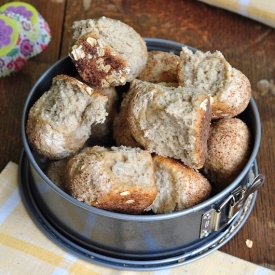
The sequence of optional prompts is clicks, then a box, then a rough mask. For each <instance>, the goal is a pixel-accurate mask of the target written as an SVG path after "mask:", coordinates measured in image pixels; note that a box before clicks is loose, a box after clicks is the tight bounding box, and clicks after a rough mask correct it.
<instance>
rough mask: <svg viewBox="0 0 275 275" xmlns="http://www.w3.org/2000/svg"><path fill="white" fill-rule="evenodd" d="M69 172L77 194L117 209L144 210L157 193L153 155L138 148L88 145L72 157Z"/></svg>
mask: <svg viewBox="0 0 275 275" xmlns="http://www.w3.org/2000/svg"><path fill="white" fill-rule="evenodd" d="M66 175H67V176H66V185H67V188H68V190H69V192H70V194H71V195H72V196H73V197H74V198H76V199H77V200H79V201H82V202H84V203H86V204H89V205H91V206H95V207H98V208H101V209H105V210H110V211H114V212H121V213H129V214H138V213H142V212H143V211H144V210H145V209H146V208H147V207H148V206H149V205H151V204H152V202H153V201H154V200H155V198H156V195H157V187H156V183H155V176H154V166H153V160H152V157H151V155H150V153H149V152H147V151H144V150H141V149H138V148H137V149H135V148H129V147H125V146H121V147H111V148H104V147H100V146H94V147H90V148H86V149H85V150H83V152H81V153H79V154H77V155H76V156H75V157H73V158H71V159H70V161H69V162H68V164H67V166H66Z"/></svg>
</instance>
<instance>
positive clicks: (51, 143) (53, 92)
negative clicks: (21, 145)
mask: <svg viewBox="0 0 275 275" xmlns="http://www.w3.org/2000/svg"><path fill="white" fill-rule="evenodd" d="M107 100H108V99H107V97H106V96H104V95H102V94H100V93H98V92H96V91H95V90H93V89H92V88H90V87H89V86H87V85H86V84H84V83H82V82H80V81H78V80H77V79H75V78H73V77H69V76H66V75H58V76H56V77H54V78H53V81H52V86H51V87H50V89H49V91H47V92H45V93H44V94H43V95H42V96H41V97H40V98H39V99H38V100H37V101H36V102H35V104H34V105H33V106H32V108H31V109H30V111H29V114H28V120H27V126H26V134H27V137H28V141H29V143H30V144H31V146H32V147H33V148H34V149H35V150H37V151H38V152H39V153H40V154H42V155H43V156H45V157H47V158H49V159H62V158H66V157H69V156H72V155H74V154H75V153H77V152H78V151H79V150H80V149H81V148H82V147H83V145H84V144H85V142H86V140H87V139H88V138H89V136H90V134H91V127H92V125H95V124H97V123H103V122H104V121H105V119H106V116H107V112H106V103H107Z"/></svg>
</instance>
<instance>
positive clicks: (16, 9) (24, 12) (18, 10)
mask: <svg viewBox="0 0 275 275" xmlns="http://www.w3.org/2000/svg"><path fill="white" fill-rule="evenodd" d="M7 11H9V12H13V13H17V14H21V15H22V16H24V17H25V18H27V19H28V20H30V19H31V17H32V12H31V11H29V10H27V9H26V7H24V6H18V7H15V6H10V7H8V8H7Z"/></svg>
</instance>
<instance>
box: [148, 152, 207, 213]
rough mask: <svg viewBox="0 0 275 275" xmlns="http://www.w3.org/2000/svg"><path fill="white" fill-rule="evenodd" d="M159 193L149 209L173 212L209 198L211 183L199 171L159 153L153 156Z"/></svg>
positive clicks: (157, 211)
mask: <svg viewBox="0 0 275 275" xmlns="http://www.w3.org/2000/svg"><path fill="white" fill-rule="evenodd" d="M153 161H154V167H155V175H156V184H157V188H158V194H157V197H156V199H155V201H154V202H153V203H152V205H150V206H149V207H148V209H147V210H152V211H153V212H154V213H157V214H165V213H171V212H174V211H180V210H184V209H186V208H189V207H192V206H195V205H197V204H199V203H201V202H203V201H205V200H206V199H208V198H209V196H210V193H211V185H210V183H209V181H208V180H207V179H206V178H205V177H204V176H203V175H202V174H200V173H199V172H197V171H195V170H193V169H191V168H190V167H188V166H186V165H184V164H182V163H180V162H178V161H175V160H173V159H171V158H167V157H162V156H159V155H154V156H153Z"/></svg>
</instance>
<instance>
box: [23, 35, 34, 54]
mask: <svg viewBox="0 0 275 275" xmlns="http://www.w3.org/2000/svg"><path fill="white" fill-rule="evenodd" d="M20 52H21V53H22V54H23V55H24V56H29V55H31V54H32V52H33V45H32V44H31V42H30V40H29V39H24V40H22V42H21V44H20Z"/></svg>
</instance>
